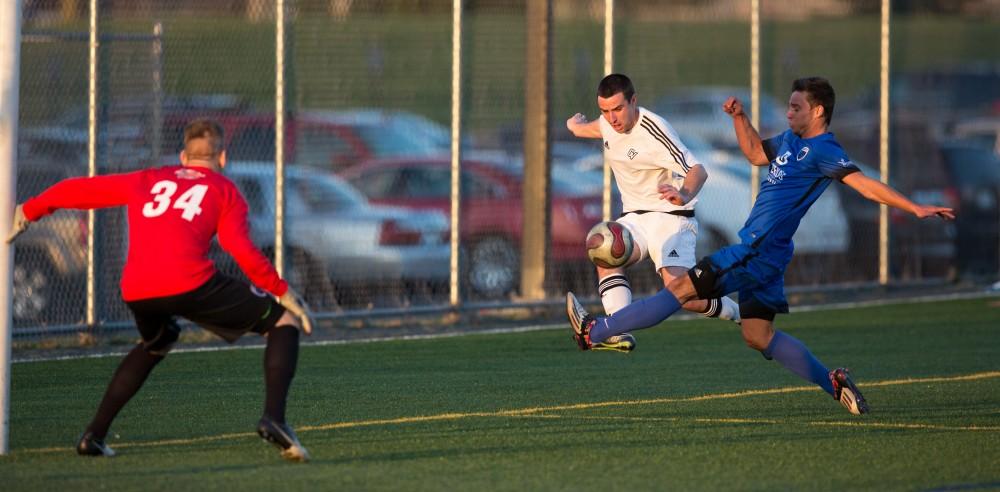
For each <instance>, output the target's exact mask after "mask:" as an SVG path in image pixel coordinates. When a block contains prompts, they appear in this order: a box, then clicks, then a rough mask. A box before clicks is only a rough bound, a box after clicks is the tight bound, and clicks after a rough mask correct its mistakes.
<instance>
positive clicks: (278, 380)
mask: <svg viewBox="0 0 1000 492" xmlns="http://www.w3.org/2000/svg"><path fill="white" fill-rule="evenodd" d="M298 360H299V329H298V328H296V327H294V326H292V325H281V326H275V327H274V328H271V329H270V330H268V332H267V348H266V349H264V415H267V416H268V417H271V419H273V420H275V421H277V422H284V421H285V400H286V399H287V398H288V388H289V387H290V386H291V385H292V378H294V377H295V366H296V365H297V364H298Z"/></svg>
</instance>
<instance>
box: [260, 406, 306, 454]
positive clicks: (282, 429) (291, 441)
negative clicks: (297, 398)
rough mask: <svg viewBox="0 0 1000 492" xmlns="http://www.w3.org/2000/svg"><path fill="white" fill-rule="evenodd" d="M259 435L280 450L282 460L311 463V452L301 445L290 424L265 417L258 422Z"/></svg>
mask: <svg viewBox="0 0 1000 492" xmlns="http://www.w3.org/2000/svg"><path fill="white" fill-rule="evenodd" d="M257 434H259V435H260V438H261V439H263V440H265V441H267V442H269V443H271V444H273V445H274V446H275V447H276V448H278V449H280V450H281V457H282V458H285V459H286V460H289V461H303V462H305V461H309V451H307V450H306V448H305V447H304V446H302V444H301V443H299V438H297V437H295V432H293V431H292V428H291V427H289V426H288V424H285V423H284V422H280V423H279V422H275V421H274V420H272V419H271V418H270V417H268V416H266V415H265V416H263V417H261V418H260V422H257Z"/></svg>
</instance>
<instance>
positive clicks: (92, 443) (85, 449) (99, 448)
mask: <svg viewBox="0 0 1000 492" xmlns="http://www.w3.org/2000/svg"><path fill="white" fill-rule="evenodd" d="M76 454H79V455H81V456H107V457H108V458H110V457H112V456H114V455H115V451H114V450H113V449H111V448H110V447H108V445H107V444H104V439H98V438H96V437H94V433H93V432H90V431H87V432H84V433H83V435H82V436H80V441H79V442H77V443H76Z"/></svg>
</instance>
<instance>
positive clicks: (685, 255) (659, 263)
mask: <svg viewBox="0 0 1000 492" xmlns="http://www.w3.org/2000/svg"><path fill="white" fill-rule="evenodd" d="M616 222H618V223H619V224H622V225H624V226H625V227H627V228H628V231H629V232H630V233H632V239H633V242H634V244H635V246H636V247H638V248H639V252H640V253H641V254H642V256H641V257H640V258H639V261H642V260H643V259H645V258H649V259H651V260H653V266H654V267H655V271H656V272H657V274H659V272H660V269H661V268H663V267H683V268H691V267H693V266H694V264H695V253H694V248H695V244H696V243H697V242H698V220H697V219H695V218H694V217H681V216H680V215H673V214H668V213H666V212H646V213H644V214H635V213H632V214H626V215H625V216H624V217H621V218H619V219H618V220H617V221H616Z"/></svg>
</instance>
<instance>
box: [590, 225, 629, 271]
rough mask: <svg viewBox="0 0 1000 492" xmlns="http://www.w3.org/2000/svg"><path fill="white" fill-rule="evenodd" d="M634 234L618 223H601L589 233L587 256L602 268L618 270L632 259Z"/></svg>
mask: <svg viewBox="0 0 1000 492" xmlns="http://www.w3.org/2000/svg"><path fill="white" fill-rule="evenodd" d="M633 247H634V246H633V243H632V234H631V233H630V232H628V229H627V228H626V227H625V226H623V225H621V224H619V223H617V222H601V223H599V224H597V225H595V226H594V227H592V228H591V229H590V232H588V233H587V256H589V257H590V261H592V262H593V263H594V264H595V265H597V266H599V267H602V268H618V267H620V266H622V265H624V264H625V263H626V262H628V260H629V258H631V257H632V248H633Z"/></svg>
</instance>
